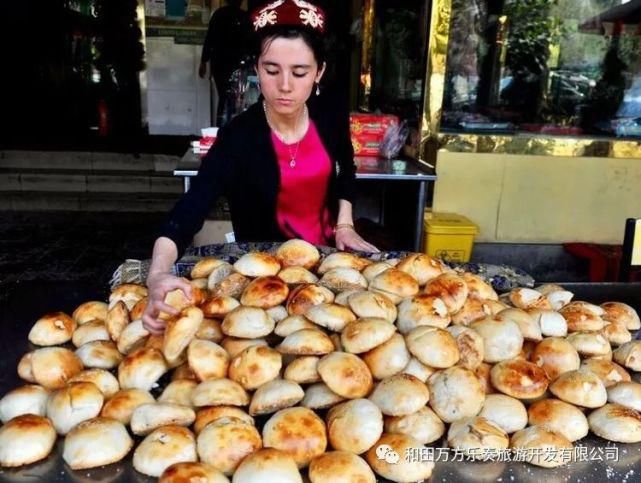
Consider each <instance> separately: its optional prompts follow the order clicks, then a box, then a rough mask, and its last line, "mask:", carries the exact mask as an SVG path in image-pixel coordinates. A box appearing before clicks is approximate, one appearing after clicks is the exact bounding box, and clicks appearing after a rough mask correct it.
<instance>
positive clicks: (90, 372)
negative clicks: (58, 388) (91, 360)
mask: <svg viewBox="0 0 641 483" xmlns="http://www.w3.org/2000/svg"><path fill="white" fill-rule="evenodd" d="M69 382H70V383H71V382H91V383H93V384H95V385H96V387H97V388H98V389H100V392H101V393H102V395H103V396H105V400H107V399H109V398H110V397H112V396H113V395H114V394H116V393H117V392H118V391H120V384H118V379H116V377H115V376H114V375H113V374H112V373H111V372H109V371H106V370H105V369H86V370H84V371H82V372H80V373H78V374H76V375H75V376H73V377H72V378H71V379H69Z"/></svg>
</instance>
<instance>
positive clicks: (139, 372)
mask: <svg viewBox="0 0 641 483" xmlns="http://www.w3.org/2000/svg"><path fill="white" fill-rule="evenodd" d="M168 369H169V367H168V366H167V362H166V361H165V358H164V357H163V355H162V353H161V352H160V351H159V350H158V349H150V348H146V347H143V348H140V349H136V350H135V351H133V352H132V353H131V354H129V355H128V356H127V357H125V359H124V360H123V361H122V362H121V363H120V365H119V366H118V382H120V387H121V388H122V389H134V388H135V389H142V390H143V391H149V390H150V389H151V388H152V387H153V386H154V384H156V382H157V381H158V379H160V378H161V377H162V375H163V374H164V373H165V372H167V370H168Z"/></svg>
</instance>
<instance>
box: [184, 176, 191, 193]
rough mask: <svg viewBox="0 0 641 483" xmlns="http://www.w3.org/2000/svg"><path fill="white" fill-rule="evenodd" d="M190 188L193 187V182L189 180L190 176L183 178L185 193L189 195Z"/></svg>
mask: <svg viewBox="0 0 641 483" xmlns="http://www.w3.org/2000/svg"><path fill="white" fill-rule="evenodd" d="M190 187H191V180H190V179H189V176H185V177H184V178H183V192H185V193H187V191H189V188H190Z"/></svg>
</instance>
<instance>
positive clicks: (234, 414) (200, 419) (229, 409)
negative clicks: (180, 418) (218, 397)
mask: <svg viewBox="0 0 641 483" xmlns="http://www.w3.org/2000/svg"><path fill="white" fill-rule="evenodd" d="M221 418H232V419H239V420H240V421H243V422H245V423H247V424H252V425H254V418H252V417H251V416H250V415H249V414H247V413H246V412H245V411H243V410H242V409H240V408H237V407H234V406H210V407H205V408H202V409H200V410H199V411H198V412H197V413H196V421H194V433H196V435H198V434H199V433H200V432H201V431H202V430H203V429H204V428H205V426H207V425H208V424H209V423H211V422H212V421H216V420H217V419H221Z"/></svg>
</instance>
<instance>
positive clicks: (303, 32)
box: [253, 25, 326, 69]
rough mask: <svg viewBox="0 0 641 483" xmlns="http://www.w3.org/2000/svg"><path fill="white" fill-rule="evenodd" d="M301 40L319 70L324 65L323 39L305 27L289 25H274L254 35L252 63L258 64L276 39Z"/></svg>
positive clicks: (324, 49) (324, 50)
mask: <svg viewBox="0 0 641 483" xmlns="http://www.w3.org/2000/svg"><path fill="white" fill-rule="evenodd" d="M279 38H282V39H301V40H302V41H303V42H305V44H306V45H307V46H308V47H309V48H310V49H311V51H312V52H313V53H314V59H316V63H317V64H318V68H319V69H320V68H321V67H322V66H323V64H324V63H325V58H326V48H325V39H324V38H323V36H322V35H321V34H319V33H318V32H315V31H313V30H311V29H308V28H305V27H296V26H291V25H275V26H273V27H267V28H264V29H261V30H260V31H259V32H258V33H256V34H255V35H254V46H253V53H254V62H258V57H260V56H261V54H262V53H263V52H265V50H267V48H268V47H269V45H270V44H271V43H272V42H273V41H274V40H276V39H279Z"/></svg>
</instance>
